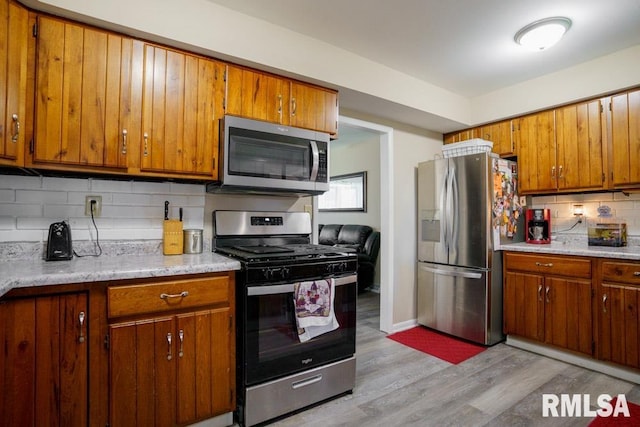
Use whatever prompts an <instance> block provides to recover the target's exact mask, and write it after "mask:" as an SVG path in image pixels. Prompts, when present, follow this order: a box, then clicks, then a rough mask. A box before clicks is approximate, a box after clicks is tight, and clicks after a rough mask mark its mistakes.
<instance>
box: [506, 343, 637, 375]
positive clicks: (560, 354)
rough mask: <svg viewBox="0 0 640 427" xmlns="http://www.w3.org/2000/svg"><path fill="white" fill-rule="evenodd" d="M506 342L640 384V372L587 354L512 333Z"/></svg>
mask: <svg viewBox="0 0 640 427" xmlns="http://www.w3.org/2000/svg"><path fill="white" fill-rule="evenodd" d="M505 343H506V344H507V345H510V346H512V347H516V348H519V349H522V350H527V351H530V352H532V353H537V354H540V355H542V356H546V357H550V358H552V359H556V360H560V361H562V362H567V363H571V364H572V365H577V366H580V367H583V368H587V369H591V370H592V371H596V372H600V373H603V374H606V375H610V376H612V377H616V378H620V379H622V380H625V381H630V382H632V383H636V384H640V373H637V372H634V371H632V370H631V369H625V368H622V367H618V366H614V365H611V364H609V363H606V362H601V361H599V360H595V359H591V358H589V357H587V356H580V355H577V354H573V353H568V352H564V351H562V350H556V349H555V348H552V347H547V346H546V345H542V344H536V343H534V342H531V341H528V340H523V339H519V338H516V337H512V336H510V335H508V336H507V340H506V342H505Z"/></svg>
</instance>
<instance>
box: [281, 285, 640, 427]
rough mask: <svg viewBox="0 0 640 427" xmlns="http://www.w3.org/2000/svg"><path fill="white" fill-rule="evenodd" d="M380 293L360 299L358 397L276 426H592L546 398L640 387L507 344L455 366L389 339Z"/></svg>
mask: <svg viewBox="0 0 640 427" xmlns="http://www.w3.org/2000/svg"><path fill="white" fill-rule="evenodd" d="M378 326H379V295H378V294H375V293H372V292H366V293H364V294H361V295H359V296H358V323H357V344H356V353H357V354H356V355H357V376H356V387H355V389H354V390H353V394H350V395H345V396H342V397H339V398H337V399H334V400H331V401H328V402H325V403H323V404H321V405H318V406H315V407H312V408H310V409H307V410H305V411H303V412H299V413H297V414H294V415H291V416H289V417H287V418H284V419H280V420H279V421H276V422H274V423H272V424H271V425H272V426H280V427H288V426H292V427H293V426H295V427H300V426H304V427H329V426H349V427H350V426H358V427H359V426H367V427H370V426H381V427H382V426H384V427H395V426H438V427H439V426H491V427H493V426H510V427H511V426H586V425H588V424H589V423H590V422H591V420H592V419H591V418H543V417H542V394H543V393H553V394H561V393H568V394H585V393H589V394H590V395H591V399H590V401H591V404H592V407H594V409H597V408H595V405H596V399H597V396H598V395H600V394H603V393H606V394H609V395H612V396H613V395H618V394H621V393H624V394H625V395H626V398H627V400H628V401H630V402H635V403H640V386H639V385H637V384H633V383H628V382H625V381H622V380H618V379H615V378H612V377H609V376H607V375H604V374H600V373H596V372H593V371H590V370H588V369H583V368H580V367H577V366H573V365H569V364H567V363H564V362H560V361H557V360H554V359H549V358H546V357H543V356H539V355H536V354H533V353H529V352H527V351H524V350H520V349H516V348H513V347H510V346H507V345H505V344H498V345H495V346H493V347H490V348H488V349H487V350H486V351H484V352H482V353H480V354H479V355H477V356H475V357H473V358H471V359H469V360H467V361H465V362H463V363H461V364H459V365H452V364H450V363H447V362H444V361H442V360H440V359H437V358H435V357H432V356H429V355H427V354H424V353H422V352H419V351H416V350H413V349H411V348H409V347H406V346H404V345H402V344H399V343H397V342H395V341H392V340H390V339H387V338H385V336H386V334H384V333H383V332H380V331H379V330H378Z"/></svg>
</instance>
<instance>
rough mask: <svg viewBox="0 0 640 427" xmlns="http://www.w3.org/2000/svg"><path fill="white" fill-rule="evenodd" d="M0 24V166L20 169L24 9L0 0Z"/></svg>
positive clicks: (24, 84)
mask: <svg viewBox="0 0 640 427" xmlns="http://www.w3.org/2000/svg"><path fill="white" fill-rule="evenodd" d="M0 23H1V25H0V165H14V166H24V155H23V154H24V134H25V132H24V120H25V111H26V110H25V105H26V98H25V97H26V88H27V40H28V37H29V26H28V20H27V10H26V9H25V8H23V7H22V6H20V5H18V4H16V3H14V2H13V1H8V0H0ZM21 125H22V129H21Z"/></svg>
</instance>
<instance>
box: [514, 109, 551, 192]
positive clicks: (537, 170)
mask: <svg viewBox="0 0 640 427" xmlns="http://www.w3.org/2000/svg"><path fill="white" fill-rule="evenodd" d="M515 122H516V124H515V126H516V128H515V132H514V137H515V138H516V150H517V151H518V182H519V186H520V188H519V192H520V193H522V194H530V193H538V192H550V191H555V190H556V189H557V174H558V171H557V167H556V141H555V114H554V111H543V112H540V113H537V114H531V115H528V116H525V117H521V118H519V119H516V120H515Z"/></svg>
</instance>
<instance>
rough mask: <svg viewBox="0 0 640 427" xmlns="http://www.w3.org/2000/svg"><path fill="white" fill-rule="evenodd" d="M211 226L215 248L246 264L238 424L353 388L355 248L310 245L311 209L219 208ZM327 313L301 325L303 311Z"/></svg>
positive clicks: (240, 308) (239, 288)
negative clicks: (322, 323) (319, 323)
mask: <svg viewBox="0 0 640 427" xmlns="http://www.w3.org/2000/svg"><path fill="white" fill-rule="evenodd" d="M213 229H214V233H213V234H214V238H213V249H214V250H215V251H216V252H219V253H221V254H224V255H227V256H231V257H233V258H236V259H237V260H239V261H240V263H241V265H242V268H241V270H240V271H239V272H238V273H237V277H236V307H237V324H238V328H237V334H238V335H237V361H238V363H237V374H238V381H237V387H238V399H237V400H238V411H237V417H238V422H239V423H240V424H241V425H245V426H251V425H255V424H259V423H263V422H265V421H269V420H272V419H274V418H278V417H280V416H283V415H286V414H288V413H290V412H293V411H296V410H298V409H301V408H304V407H306V406H309V405H312V404H315V403H318V402H321V401H323V400H326V399H329V398H332V397H335V396H338V395H340V394H343V393H347V392H350V391H351V390H352V389H353V387H354V386H355V366H356V362H355V335H356V334H355V327H356V295H357V283H356V281H357V275H356V271H357V256H356V254H355V252H352V250H350V249H348V248H335V247H330V246H322V245H313V244H311V243H310V242H311V240H310V236H311V218H310V216H309V214H308V213H306V212H247V211H214V212H213ZM329 298H330V299H331V300H332V301H333V303H332V304H329V303H327V301H328V300H329ZM321 304H324V305H321ZM329 305H330V310H328V307H329ZM310 307H311V308H310ZM322 307H324V309H325V311H322V310H321V309H320V308H322ZM313 310H315V311H313ZM312 311H313V313H312ZM320 312H322V313H324V314H326V316H325V317H324V318H322V319H325V318H326V319H327V321H326V326H315V325H314V326H308V325H306V324H303V321H307V320H308V318H305V317H303V316H304V315H308V314H313V315H315V314H316V313H320ZM329 316H331V320H329ZM310 317H311V316H310ZM323 321H324V320H323Z"/></svg>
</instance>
